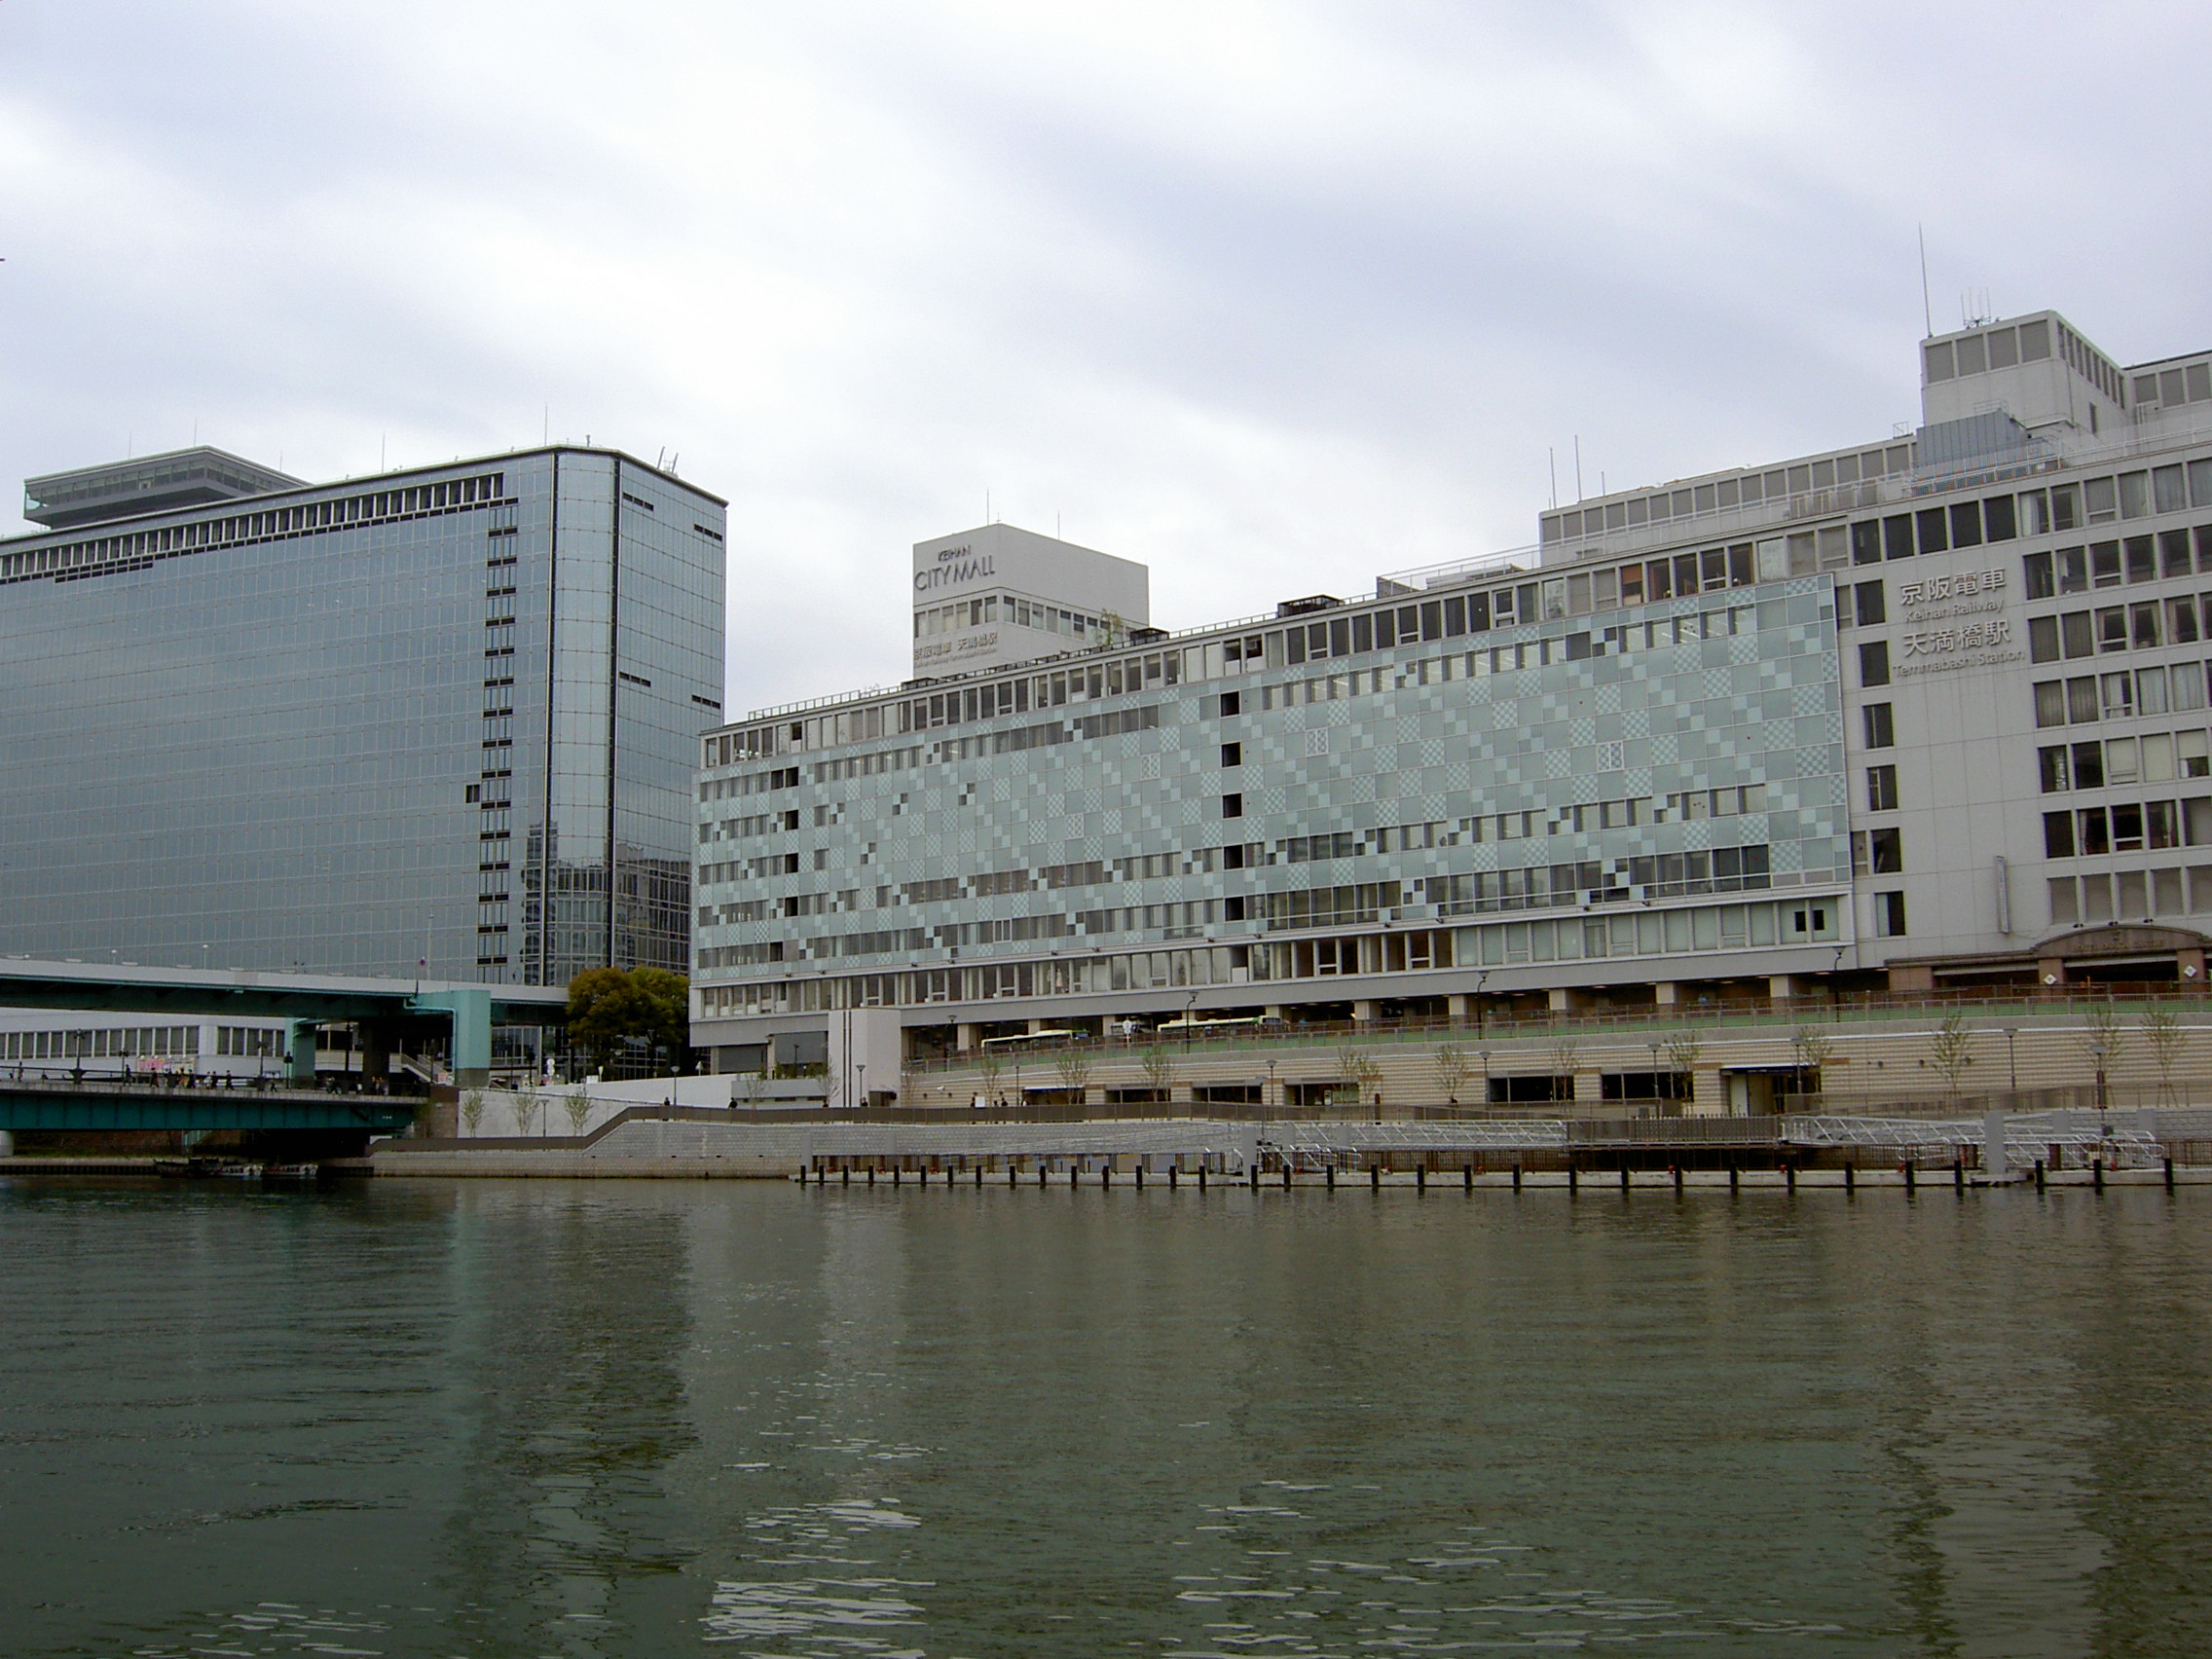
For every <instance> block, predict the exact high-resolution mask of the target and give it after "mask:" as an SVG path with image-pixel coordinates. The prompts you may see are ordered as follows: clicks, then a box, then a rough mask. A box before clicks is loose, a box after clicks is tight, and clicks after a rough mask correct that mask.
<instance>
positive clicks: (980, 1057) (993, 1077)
mask: <svg viewBox="0 0 2212 1659" xmlns="http://www.w3.org/2000/svg"><path fill="white" fill-rule="evenodd" d="M1005 1072H1006V1061H1005V1060H1003V1059H1001V1058H1000V1057H999V1051H997V1050H996V1049H981V1050H978V1051H977V1054H976V1076H977V1078H978V1079H979V1080H980V1081H981V1083H982V1085H983V1098H984V1099H985V1100H986V1101H988V1102H989V1103H990V1104H991V1105H993V1106H996V1105H997V1104H998V1103H999V1079H1000V1078H1001V1077H1002V1076H1003V1075H1005Z"/></svg>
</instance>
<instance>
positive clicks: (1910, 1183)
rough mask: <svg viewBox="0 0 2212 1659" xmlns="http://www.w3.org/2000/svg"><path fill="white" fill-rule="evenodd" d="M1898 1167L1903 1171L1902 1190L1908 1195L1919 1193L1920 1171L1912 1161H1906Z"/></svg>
mask: <svg viewBox="0 0 2212 1659" xmlns="http://www.w3.org/2000/svg"><path fill="white" fill-rule="evenodd" d="M1900 1167H1901V1168H1902V1169H1903V1170H1904V1190H1905V1191H1906V1192H1908V1193H1912V1192H1917V1191H1919V1189H1920V1170H1919V1169H1918V1168H1917V1167H1916V1166H1915V1165H1914V1163H1913V1161H1912V1160H1911V1159H1909V1158H1908V1159H1906V1160H1905V1161H1904V1162H1903V1164H1902V1165H1900Z"/></svg>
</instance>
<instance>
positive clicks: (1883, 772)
mask: <svg viewBox="0 0 2212 1659" xmlns="http://www.w3.org/2000/svg"><path fill="white" fill-rule="evenodd" d="M1897 809H1898V769H1897V768H1896V767H1895V766H1869V767H1867V768H1866V810H1867V811H1869V812H1895V811H1897Z"/></svg>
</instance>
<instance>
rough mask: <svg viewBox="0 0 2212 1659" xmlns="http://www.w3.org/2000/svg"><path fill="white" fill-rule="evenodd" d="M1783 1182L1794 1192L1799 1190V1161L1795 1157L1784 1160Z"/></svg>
mask: <svg viewBox="0 0 2212 1659" xmlns="http://www.w3.org/2000/svg"><path fill="white" fill-rule="evenodd" d="M1782 1184H1783V1186H1785V1187H1786V1188H1788V1190H1789V1191H1790V1192H1792V1193H1794V1192H1795V1191H1796V1190H1797V1161H1796V1160H1795V1159H1794V1158H1786V1159H1784V1160H1783V1161H1782Z"/></svg>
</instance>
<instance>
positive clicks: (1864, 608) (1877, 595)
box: [1858, 582, 1890, 628]
mask: <svg viewBox="0 0 2212 1659" xmlns="http://www.w3.org/2000/svg"><path fill="white" fill-rule="evenodd" d="M1858 594H1859V605H1858V612H1859V625H1860V626H1861V627H1862V628H1864V627H1868V626H1871V625H1872V624H1874V623H1876V622H1887V621H1888V620H1889V619H1890V612H1889V607H1888V606H1887V605H1886V604H1885V603H1884V602H1883V599H1882V584H1881V583H1880V582H1861V583H1860V584H1859V587H1858Z"/></svg>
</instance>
